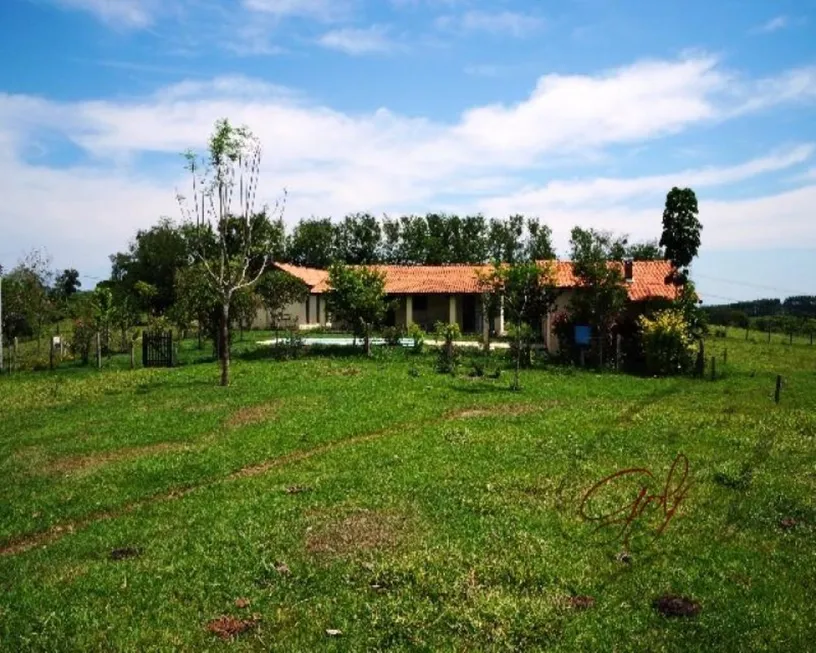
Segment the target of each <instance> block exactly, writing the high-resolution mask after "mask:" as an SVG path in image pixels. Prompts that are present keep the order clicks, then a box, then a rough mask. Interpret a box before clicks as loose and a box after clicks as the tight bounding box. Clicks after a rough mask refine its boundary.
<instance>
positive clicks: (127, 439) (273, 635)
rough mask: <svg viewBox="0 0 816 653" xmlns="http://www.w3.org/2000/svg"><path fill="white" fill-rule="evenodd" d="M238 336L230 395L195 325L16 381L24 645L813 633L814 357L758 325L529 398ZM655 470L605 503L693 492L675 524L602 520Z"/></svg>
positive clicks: (7, 595) (10, 436) (472, 643)
mask: <svg viewBox="0 0 816 653" xmlns="http://www.w3.org/2000/svg"><path fill="white" fill-rule="evenodd" d="M726 348H727V350H728V354H727V361H728V362H727V364H725V365H723V364H722V360H723V350H724V349H726ZM238 349H239V350H243V352H244V353H243V358H241V356H239V357H238V360H237V361H236V362H235V364H234V368H233V369H234V380H233V385H232V386H231V387H230V388H228V389H223V388H219V387H217V385H216V381H217V369H216V367H215V365H214V364H192V363H193V362H194V361H195V359H196V356H197V354H196V352H195V351H194V349H193V344H192V343H185V344H184V347H183V350H182V359H183V360H185V361H187V362H189V363H191V364H188V365H184V366H181V367H178V368H176V369H172V370H137V371H134V372H131V371H130V370H127V369H124V368H125V367H126V365H125V361H124V359H114V360H113V361H111V362H110V369H107V370H105V371H102V372H97V371H96V370H93V369H79V368H76V367H69V368H66V369H61V370H59V371H57V372H55V373H53V374H51V373H47V372H44V373H24V374H18V375H16V376H13V377H11V378H9V377H3V378H0V474H2V478H3V483H2V484H1V485H0V649H1V650H4V651H6V650H7V651H28V650H40V651H74V650H83V651H84V650H104V651H109V650H123V651H151V650H167V651H170V650H189V651H204V650H215V651H218V650H234V651H245V650H258V651H267V650H280V651H312V650H343V651H362V650H385V649H388V650H428V651H437V650H537V649H552V650H559V651H589V650H619V651H626V650H631V651H647V650H648V651H662V650H665V651H677V650H688V651H700V650H720V651H758V650H808V649H810V648H812V640H813V634H814V632H816V605H815V604H814V602H813V600H812V594H813V588H814V587H816V565H814V563H815V562H816V537H814V535H816V528H815V526H816V500H815V499H814V489H816V347H809V346H807V345H805V344H802V345H794V346H792V347H790V346H785V345H781V344H778V343H774V344H772V345H770V346H768V345H766V344H765V343H762V342H757V343H751V342H750V341H749V342H745V341H744V339H742V338H741V337H740V336H739V335H736V337H734V338H727V339H716V340H712V341H711V342H710V343H709V346H708V353H709V355H716V356H717V357H718V367H717V370H718V375H719V376H718V378H717V380H715V381H711V380H710V379H708V378H707V379H706V380H704V381H700V380H691V379H648V378H632V377H626V376H622V375H615V374H597V373H594V372H589V371H586V372H585V371H578V370H573V369H567V368H559V367H542V368H540V369H535V370H529V371H525V372H523V374H522V383H523V390H522V391H521V392H518V393H513V392H510V391H508V389H507V387H508V378H507V375H506V374H505V375H504V377H502V378H500V379H497V380H494V379H485V378H469V377H468V376H466V375H464V374H463V375H461V376H458V377H455V378H454V377H451V376H443V375H438V374H436V373H435V372H434V371H433V357H432V356H430V355H429V356H423V357H416V356H413V355H411V354H410V353H408V352H388V351H385V352H381V353H379V354H378V356H377V357H376V358H375V359H374V360H364V359H363V358H361V357H359V356H354V355H350V354H349V353H348V352H343V351H337V352H336V353H334V354H333V355H327V354H323V355H314V356H311V357H309V358H306V359H302V360H298V361H289V362H275V361H271V360H266V359H264V357H263V355H262V353H260V352H253V351H252V347H251V345H249V344H247V345H244V346H243V347H239V348H238ZM462 371H463V372H464V373H466V372H467V371H468V367H467V366H465V367H463V370H462ZM777 374H782V375H783V376H784V385H783V388H782V397H781V402H780V403H779V405H776V404H775V403H774V401H773V394H774V385H775V379H776V375H777ZM678 454H684V455H685V456H687V458H688V462H689V474H688V479H687V480H686V481H685V482H681V480H682V479H681V478H680V475H679V474H675V475H674V476H673V477H672V479H671V480H669V482H668V491H664V488H666V484H667V476H668V475H669V470H670V468H671V466H672V463H673V461H675V459H676V458H677V456H678ZM681 461H682V459H681ZM633 467H634V468H643V469H647V470H649V471H650V473H651V474H652V475H653V476H652V477H651V478H650V477H648V476H647V474H646V473H645V472H641V473H639V474H632V475H628V476H624V477H621V478H619V479H617V480H616V481H614V482H611V483H610V484H608V485H604V486H602V487H601V488H600V490H599V491H598V492H597V493H595V494H593V495H592V498H591V500H590V501H589V503H588V504H587V506H586V509H585V511H584V513H585V514H586V515H589V516H598V515H601V514H603V513H608V512H610V511H612V510H614V509H616V508H624V507H625V506H627V505H631V504H632V503H633V502H634V501H635V500H636V498H637V496H638V491H639V489H640V488H641V486H644V487H646V489H647V490H648V492H649V496H653V497H660V496H661V495H662V494H665V495H666V502H665V503H666V506H665V507H666V508H671V507H673V506H674V505H676V504H677V501H678V499H680V498H682V499H683V500H682V502H681V503H679V507H678V509H677V512H676V513H675V514H674V517H673V519H671V520H670V521H669V522H668V525H667V526H666V527H665V529H664V530H663V532H662V534H660V535H657V531H658V529H659V528H660V527H661V525H662V524H663V523H664V521H665V517H666V514H665V510H664V507H663V506H661V505H659V502H658V499H657V498H655V499H653V501H652V502H651V503H650V504H649V505H648V506H647V507H646V508H645V509H644V510H643V511H642V514H639V515H635V517H636V518H634V519H633V520H632V521H631V523H630V527H631V533H628V532H627V533H621V528H622V527H623V526H625V525H626V524H617V525H607V526H603V525H602V524H599V522H589V521H587V520H586V519H584V518H583V517H582V516H581V514H580V512H579V509H580V507H581V504H582V499H583V498H584V496H585V494H586V492H587V491H588V490H589V489H590V488H592V486H593V485H594V484H595V483H596V482H598V481H600V480H601V479H603V478H604V477H606V476H608V475H610V474H612V473H614V472H616V471H618V470H623V469H626V468H633ZM677 469H682V465H681V466H680V467H678V468H677ZM637 512H640V511H639V508H638V510H637ZM621 515H623V516H625V513H621ZM599 525H600V528H599ZM627 536H628V537H627ZM668 594H670V595H677V596H682V597H687V598H689V599H691V600H692V601H693V602H695V603H696V604H697V606H698V607H699V614H697V615H696V616H693V617H674V618H672V617H666V616H663V615H662V614H660V613H659V612H658V611H657V610H656V609H655V607H654V605H653V603H654V600H655V599H656V598H658V597H661V596H663V595H668ZM225 631H228V632H231V633H236V634H234V636H233V637H231V638H226V639H225V638H222V637H221V636H220V635H224V632H225ZM238 631H243V632H241V633H238ZM327 631H329V632H327ZM334 631H340V634H329V633H333V632H334Z"/></svg>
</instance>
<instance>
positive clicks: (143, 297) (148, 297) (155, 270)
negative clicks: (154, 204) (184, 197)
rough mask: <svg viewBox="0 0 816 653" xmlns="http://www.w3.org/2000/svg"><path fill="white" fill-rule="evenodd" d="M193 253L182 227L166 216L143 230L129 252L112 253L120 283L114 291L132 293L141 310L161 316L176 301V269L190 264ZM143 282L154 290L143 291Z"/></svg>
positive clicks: (114, 278)
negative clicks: (174, 290)
mask: <svg viewBox="0 0 816 653" xmlns="http://www.w3.org/2000/svg"><path fill="white" fill-rule="evenodd" d="M190 254H191V252H190V250H189V247H188V243H187V240H186V238H185V234H184V232H183V231H182V229H180V228H179V227H178V226H177V225H176V224H175V223H174V222H173V221H172V220H170V219H169V218H162V219H161V220H159V222H158V223H157V224H156V225H154V226H153V227H151V228H150V229H146V230H139V231H138V232H137V233H136V237H135V238H134V240H133V241H132V242H131V243H130V246H129V248H128V251H127V252H119V253H117V254H113V255H111V256H110V260H111V266H112V269H111V281H113V282H114V284H115V285H116V286H118V288H117V289H116V290H115V291H114V292H115V293H121V294H125V295H130V296H132V297H133V298H134V299H136V300H138V301H139V308H140V309H141V310H143V311H146V312H148V313H150V314H153V315H161V314H163V313H165V312H166V311H167V310H168V309H169V308H170V307H171V306H172V305H173V304H174V303H175V299H176V298H175V295H174V292H173V284H174V279H175V276H176V271H177V270H179V269H180V268H182V267H185V266H186V265H188V263H189V259H190ZM143 284H147V285H149V286H151V287H152V289H153V290H152V291H151V292H148V293H145V292H140V288H141V290H144V285H143Z"/></svg>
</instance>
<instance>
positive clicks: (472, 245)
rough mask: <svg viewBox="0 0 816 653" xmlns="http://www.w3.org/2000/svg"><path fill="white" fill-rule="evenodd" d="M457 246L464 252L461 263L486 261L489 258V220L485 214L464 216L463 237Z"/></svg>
mask: <svg viewBox="0 0 816 653" xmlns="http://www.w3.org/2000/svg"><path fill="white" fill-rule="evenodd" d="M457 247H458V249H459V251H461V252H462V255H461V257H460V260H459V261H458V262H459V263H484V262H485V261H487V260H488V242H487V220H485V217H484V216H483V215H481V214H477V215H468V216H465V217H464V218H462V229H461V239H460V241H459V244H458V245H457Z"/></svg>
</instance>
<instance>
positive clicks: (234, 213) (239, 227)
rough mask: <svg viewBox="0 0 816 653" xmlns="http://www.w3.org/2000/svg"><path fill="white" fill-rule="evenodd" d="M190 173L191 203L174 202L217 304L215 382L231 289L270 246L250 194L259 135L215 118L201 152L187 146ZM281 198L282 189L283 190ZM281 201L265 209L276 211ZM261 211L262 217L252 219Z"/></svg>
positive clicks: (225, 372)
mask: <svg viewBox="0 0 816 653" xmlns="http://www.w3.org/2000/svg"><path fill="white" fill-rule="evenodd" d="M186 158H187V164H188V166H187V169H188V170H189V171H190V173H191V175H192V183H193V208H192V209H191V208H190V207H189V204H188V203H187V202H186V200H185V198H184V197H183V196H180V195H179V196H178V199H179V204H180V206H181V208H182V212H183V214H184V215H185V217H186V219H187V221H188V223H189V224H191V225H195V227H196V230H197V233H198V234H199V235H200V238H199V239H198V240H197V246H196V248H195V249H194V253H193V254H194V256H195V258H196V259H197V260H199V261H200V262H201V264H202V266H203V269H204V271H205V273H206V278H207V279H208V280H209V283H210V284H211V288H212V290H213V291H214V293H215V295H216V297H217V298H218V303H219V306H220V309H221V315H220V322H221V324H220V333H219V341H220V346H219V351H218V353H219V358H220V359H221V385H222V386H227V385H229V368H230V306H231V305H232V302H233V298H234V297H235V295H236V293H238V292H239V291H241V290H242V289H244V288H249V287H251V286H253V285H254V284H255V283H256V282H257V281H258V279H260V277H261V275H262V274H263V273H264V270H265V269H266V267H267V265H268V264H269V260H270V258H271V252H272V250H273V249H274V246H275V243H274V242H273V232H274V230H266V229H258V228H256V227H257V226H258V224H259V223H260V222H263V221H268V220H269V215H270V214H269V213H268V211H267V209H266V208H264V210H263V211H261V213H260V214H259V213H257V212H256V211H255V195H256V192H257V188H258V173H259V170H260V164H261V144H260V141H259V140H258V139H257V138H256V137H255V136H254V135H253V134H252V132H251V131H249V129H248V128H246V127H233V126H232V125H231V124H230V122H229V121H228V120H226V119H222V120H219V121H218V122H216V124H215V130H214V132H213V134H212V136H211V137H210V140H209V143H208V149H207V152H206V153H205V154H203V155H196V154H195V153H193V152H192V151H190V152H188V153H187V155H186ZM284 200H285V192H284ZM283 207H284V202H283V201H279V202H278V203H276V205H275V207H274V209H273V211H272V213H271V215H272V216H273V217H275V218H278V217H281V216H282V213H283ZM259 215H263V220H260V221H259V219H258V216H259ZM208 234H214V236H215V242H216V249H217V254H215V255H214V256H213V255H212V254H211V252H210V251H209V250H210V247H209V246H208V245H207V243H208V242H210V239H209V237H208Z"/></svg>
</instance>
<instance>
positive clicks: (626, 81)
mask: <svg viewBox="0 0 816 653" xmlns="http://www.w3.org/2000/svg"><path fill="white" fill-rule="evenodd" d="M0 58H1V60H2V61H3V62H4V65H3V66H2V67H0V193H2V196H3V198H4V202H3V210H2V212H0V227H2V229H0V263H2V264H4V265H6V266H8V265H11V264H13V263H14V262H15V260H16V259H17V258H19V257H20V255H22V254H23V253H24V252H26V251H28V250H29V249H31V248H32V247H45V248H46V249H47V250H48V252H49V253H50V254H51V256H52V257H53V260H54V265H55V266H59V267H66V266H73V267H76V268H78V269H79V270H80V272H81V273H83V274H84V275H87V277H86V285H92V283H93V282H92V280H91V277H105V276H106V275H107V274H108V271H109V264H108V260H107V256H108V255H109V254H111V253H112V252H115V251H117V250H121V249H123V248H124V247H125V246H126V243H127V241H128V239H129V238H130V237H131V236H132V235H133V233H134V232H135V230H136V229H137V228H139V227H147V226H149V225H151V224H153V223H154V222H155V221H156V220H157V219H158V217H159V216H162V215H169V216H171V217H177V216H178V215H179V210H178V207H177V205H176V200H175V192H176V189H177V188H178V189H181V190H185V189H187V188H188V185H189V184H188V181H187V180H186V178H185V176H184V173H183V169H182V161H181V159H180V157H179V156H178V153H179V152H181V151H183V150H185V149H187V148H189V147H201V146H202V145H203V143H204V142H205V139H206V137H207V135H208V134H209V132H210V131H211V128H212V125H213V123H214V121H215V120H216V119H217V118H219V117H222V116H226V117H230V118H231V119H232V120H233V121H234V122H236V123H246V124H247V125H248V126H249V127H250V128H252V129H253V131H255V133H256V134H257V135H258V136H259V137H260V138H261V141H262V143H263V146H264V164H263V169H262V177H261V188H260V195H261V199H262V200H263V201H268V202H270V203H271V202H273V201H274V199H275V198H276V197H277V196H278V194H279V192H280V190H281V189H282V188H283V187H286V188H287V189H288V192H289V203H288V206H287V212H286V220H287V221H288V222H289V223H294V222H296V221H297V220H298V219H299V218H301V217H309V216H311V215H319V216H333V217H335V218H339V217H341V216H342V215H343V214H345V213H347V212H351V211H370V212H372V213H375V214H378V215H380V214H383V213H387V214H389V215H394V214H400V213H405V212H422V213H424V212H427V211H431V210H433V211H442V210H446V211H456V212H460V213H463V214H464V213H469V212H483V213H485V214H486V215H488V216H506V215H510V214H512V213H518V212H520V213H525V214H529V215H537V216H539V217H540V218H542V219H543V220H545V221H547V222H548V223H549V224H550V226H551V227H552V228H553V231H554V234H555V240H556V244H557V246H558V248H559V253H560V254H561V255H562V256H565V255H566V253H567V238H568V233H569V230H570V229H571V228H572V227H573V226H574V225H576V224H577V225H581V226H587V227H589V226H594V227H597V228H601V229H610V230H614V231H616V232H621V233H628V234H630V236H631V237H632V238H633V239H642V238H651V237H656V236H659V233H660V222H661V214H662V208H663V202H664V199H665V194H666V192H667V191H668V190H669V189H670V188H671V187H672V186H673V185H680V186H685V185H690V186H691V187H692V188H694V189H695V191H696V192H697V195H698V198H699V201H700V218H701V221H702V223H703V225H704V231H703V247H702V249H701V253H700V257H699V260H698V261H697V262H696V263H695V266H694V276H695V277H696V279H697V282H698V288H699V290H700V291H701V294H702V295H703V297H704V298H705V299H706V301H707V302H709V303H717V302H719V301H726V300H730V299H743V298H752V297H757V296H785V295H787V294H798V293H816V281H814V280H816V220H814V217H816V216H814V207H816V120H814V118H816V114H815V113H814V110H815V109H816V0H798V1H797V2H793V1H789V2H785V1H776V2H761V1H759V0H755V1H753V2H744V1H736V0H721V1H719V2H710V1H709V2H701V1H698V0H691V1H687V2H683V3H675V2H654V1H651V2H646V1H644V2H635V1H628V2H627V1H620V0H617V1H615V2H613V1H612V0H566V1H564V2H558V3H555V2H552V3H545V2H540V1H534V0H492V1H490V2H488V1H487V0H230V1H227V0H174V1H173V2H170V1H168V0H2V2H0Z"/></svg>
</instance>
